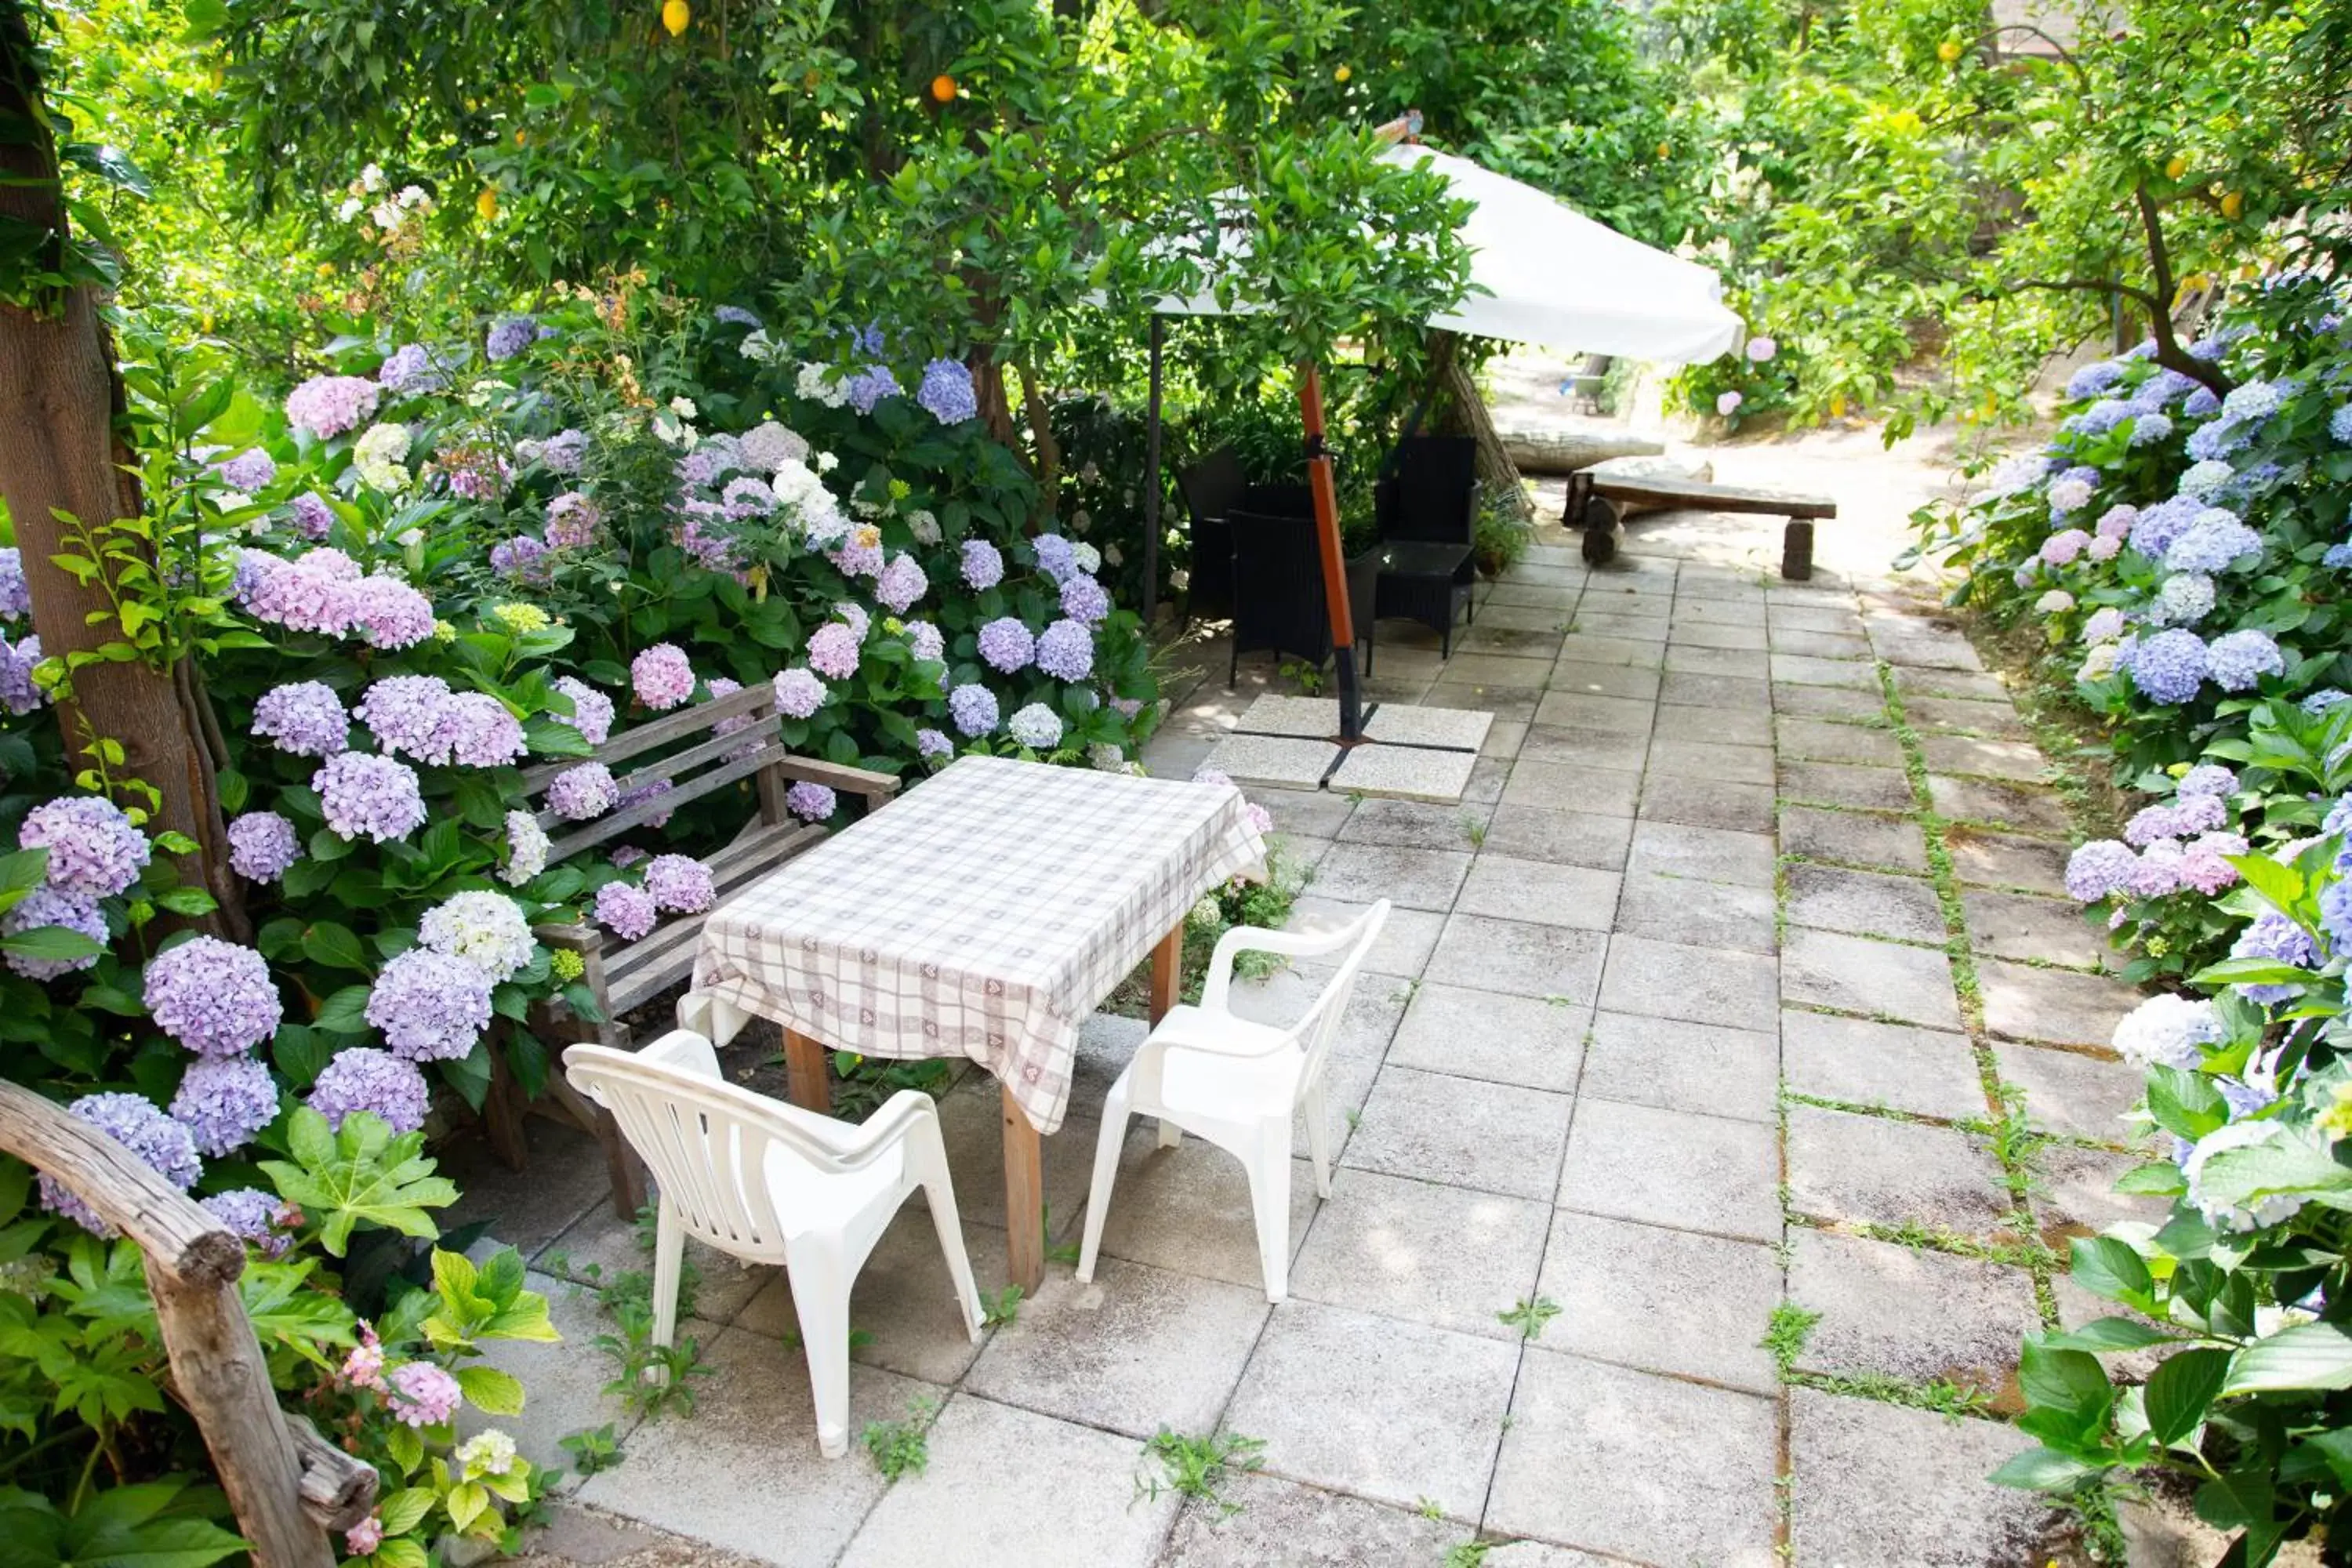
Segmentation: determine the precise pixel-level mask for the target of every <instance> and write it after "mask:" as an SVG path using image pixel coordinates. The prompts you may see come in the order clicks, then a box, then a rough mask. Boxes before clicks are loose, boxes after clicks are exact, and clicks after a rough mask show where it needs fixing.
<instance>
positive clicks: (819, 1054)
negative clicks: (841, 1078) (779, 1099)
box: [784, 1028, 833, 1116]
mask: <svg viewBox="0 0 2352 1568" xmlns="http://www.w3.org/2000/svg"><path fill="white" fill-rule="evenodd" d="M824 1058H825V1047H824V1042H823V1041H822V1040H817V1039H813V1038H811V1037H809V1036H807V1035H803V1034H802V1033H801V1032H800V1031H799V1030H798V1029H791V1028H788V1029H786V1030H785V1031H784V1092H785V1093H786V1094H788V1095H790V1096H791V1097H792V1101H793V1104H794V1105H797V1106H799V1107H800V1108H801V1109H802V1110H814V1111H815V1112H816V1113H817V1114H818V1115H820V1116H830V1115H832V1114H833V1085H832V1083H831V1081H830V1080H828V1079H826V1077H825V1060H824Z"/></svg>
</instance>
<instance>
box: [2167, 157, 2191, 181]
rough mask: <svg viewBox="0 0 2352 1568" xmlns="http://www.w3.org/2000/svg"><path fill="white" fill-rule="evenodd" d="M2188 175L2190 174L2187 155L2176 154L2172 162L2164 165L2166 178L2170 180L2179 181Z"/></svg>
mask: <svg viewBox="0 0 2352 1568" xmlns="http://www.w3.org/2000/svg"><path fill="white" fill-rule="evenodd" d="M2187 173H2189V154H2187V153H2174V154H2173V155H2172V157H2171V160H2170V161H2169V162H2168V163H2166V164H2165V165H2164V177H2165V178H2166V179H2168V180H2177V179H2179V178H2180V176H2181V175H2183V174H2187Z"/></svg>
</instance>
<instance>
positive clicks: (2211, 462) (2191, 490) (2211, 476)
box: [2179, 458, 2238, 500]
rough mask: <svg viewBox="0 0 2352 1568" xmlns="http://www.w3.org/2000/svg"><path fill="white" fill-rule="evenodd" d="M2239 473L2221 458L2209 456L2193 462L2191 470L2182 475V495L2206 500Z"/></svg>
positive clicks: (2180, 487) (2180, 488)
mask: <svg viewBox="0 0 2352 1568" xmlns="http://www.w3.org/2000/svg"><path fill="white" fill-rule="evenodd" d="M2237 475H2238V470H2237V469H2235V468H2231V467H2230V465H2229V464H2227V463H2225V462H2222V461H2221V459H2220V458H2206V459H2205V460H2204V461H2203V462H2201V463H2195V464H2191V465H2190V467H2189V471H2188V472H2187V473H2185V474H2183V475H2181V476H2180V485H2179V491H2180V493H2181V494H2182V495H2185V496H2194V497H2196V498H2197V499H2198V500H2206V499H2207V498H2208V497H2210V496H2211V495H2212V494H2213V492H2214V491H2216V490H2218V489H2221V487H2222V486H2223V485H2226V484H2228V483H2229V482H2230V481H2231V479H2235V478H2237Z"/></svg>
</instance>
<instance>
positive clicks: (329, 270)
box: [319, 261, 335, 278]
mask: <svg viewBox="0 0 2352 1568" xmlns="http://www.w3.org/2000/svg"><path fill="white" fill-rule="evenodd" d="M334 275H335V264H334V263H333V262H331V261H321V262H320V263H319V276H320V277H321V278H332V277H333V276H334Z"/></svg>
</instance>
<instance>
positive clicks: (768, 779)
mask: <svg viewBox="0 0 2352 1568" xmlns="http://www.w3.org/2000/svg"><path fill="white" fill-rule="evenodd" d="M729 721H740V722H741V725H742V727H741V728H739V729H735V730H733V731H731V732H730V733H728V734H723V735H722V734H720V733H719V732H718V731H719V726H720V725H721V724H724V723H727V722H729ZM780 728H781V721H779V719H778V718H777V716H776V712H775V704H774V691H773V689H772V686H771V685H770V684H769V683H768V682H766V681H761V682H760V683H759V684H758V685H756V686H753V687H751V688H750V689H747V690H743V691H739V692H736V693H734V694H732V695H731V696H728V697H722V698H719V699H718V700H715V701H710V702H704V703H699V704H698V705H696V706H695V707H692V708H688V709H686V710H682V711H679V712H677V713H672V714H668V715H667V716H665V717H663V718H660V719H656V720H655V721H652V722H651V723H648V724H640V725H638V726H636V727H635V729H631V730H626V731H622V732H621V733H619V734H616V735H614V736H613V737H611V738H610V739H609V740H607V741H606V742H604V744H603V745H601V746H599V747H597V748H596V749H595V752H594V753H593V757H589V758H580V757H572V758H567V759H564V760H562V761H560V762H553V763H546V764H544V765H542V766H540V767H537V768H533V769H532V770H530V772H529V773H525V774H524V775H523V789H524V791H525V794H526V795H527V796H528V797H529V798H530V800H532V801H533V802H534V803H536V804H538V805H539V806H540V811H539V824H540V826H541V828H543V829H545V830H546V831H547V832H548V834H549V835H550V837H551V843H550V844H549V846H548V851H547V858H548V864H549V865H551V866H553V865H558V864H561V863H562V862H563V861H566V860H570V859H572V858H576V857H579V856H583V855H589V854H594V853H597V852H599V851H601V850H603V849H604V847H605V846H608V845H610V844H611V843H612V842H613V841H614V839H617V838H620V837H623V836H625V835H627V834H629V833H631V832H632V831H634V830H636V829H640V828H642V829H646V831H647V832H648V833H654V834H657V833H659V831H660V829H658V828H655V827H654V826H652V825H653V824H654V822H655V821H656V819H663V820H667V817H668V816H669V815H670V814H671V813H672V812H675V811H677V809H678V808H679V807H680V806H683V805H688V803H690V802H693V801H697V800H699V799H701V798H703V797H704V796H706V795H714V794H718V793H719V792H722V791H724V792H728V793H730V794H731V795H744V794H746V793H747V791H746V787H745V786H746V785H747V784H748V785H749V786H750V789H749V792H748V793H750V794H751V795H752V796H753V797H754V798H753V800H752V801H751V803H750V811H749V816H748V820H746V821H745V822H744V824H743V826H742V829H741V831H740V832H739V833H738V834H737V835H736V836H735V837H734V838H733V839H732V840H731V841H730V843H728V844H727V845H725V846H724V847H721V848H719V850H718V851H717V852H715V853H713V854H709V855H705V856H703V857H700V858H701V860H702V863H703V864H704V865H706V866H708V867H709V868H710V881H711V887H712V889H713V896H712V899H711V905H710V907H711V909H713V910H715V909H717V908H719V906H720V905H722V904H724V903H726V902H727V900H729V899H730V898H731V897H733V896H734V895H735V894H736V893H737V892H740V890H741V889H744V888H745V887H747V886H749V885H750V884H751V883H752V882H755V881H757V880H758V879H760V878H761V877H763V876H765V875H767V874H768V873H769V872H770V871H772V870H774V869H775V868H777V867H779V866H781V865H782V864H783V863H784V862H785V861H787V860H790V859H792V858H793V857H794V856H797V855H801V854H803V853H805V852H806V851H808V850H809V849H812V848H814V847H815V846H816V845H818V844H819V843H821V842H823V841H824V837H825V832H826V829H825V828H824V826H823V825H821V824H810V823H803V822H802V821H800V820H799V819H797V818H796V817H794V816H793V815H792V814H791V812H790V811H788V810H787V809H786V807H785V805H784V792H785V791H786V790H787V789H789V788H790V787H791V786H792V785H793V784H800V783H805V784H823V785H824V786H825V787H826V788H828V789H831V790H834V791H835V792H837V793H838V794H839V795H842V796H844V797H845V799H848V800H853V801H856V802H858V803H859V804H860V805H861V807H862V810H863V811H874V810H877V809H878V808H879V807H880V806H882V805H884V804H886V803H887V801H889V799H890V798H891V797H892V796H893V795H896V794H897V793H898V780H897V779H896V778H893V777H892V776H891V775H890V774H888V773H875V772H873V771H871V770H870V769H866V768H855V767H847V766H844V765H843V764H841V763H828V762H823V761H820V760H818V759H816V758H814V757H803V756H796V755H794V754H793V752H790V751H788V750H787V749H785V746H784V743H783V742H782V739H781V737H780V736H779V734H778V731H779V730H780ZM640 759H644V760H640ZM589 761H594V762H599V763H604V765H605V766H607V767H609V768H611V769H612V770H613V776H614V779H615V780H616V781H617V782H618V783H619V784H620V786H621V792H622V795H624V796H626V795H628V794H629V793H630V792H631V791H634V790H637V789H642V788H644V787H645V786H646V785H647V784H653V783H655V782H656V781H657V780H666V781H667V782H668V784H669V785H670V787H669V788H668V789H667V790H665V791H663V792H661V793H660V794H658V795H653V796H650V797H648V798H646V799H644V800H641V801H638V802H637V803H635V805H628V806H625V807H622V808H619V809H616V810H614V811H611V812H607V813H606V814H605V815H604V816H600V817H597V818H596V819H595V820H593V821H592V822H584V823H573V822H570V821H568V820H566V819H565V818H563V817H561V816H557V815H556V814H555V813H554V812H553V811H551V810H549V809H547V808H546V805H545V801H546V795H547V789H548V786H549V785H550V784H553V783H554V782H555V780H556V779H557V778H558V777H559V776H561V775H562V773H565V772H566V771H567V770H569V769H572V768H575V767H579V766H582V765H583V763H586V762H589ZM631 762H635V763H636V764H637V765H636V766H635V767H634V768H632V769H629V770H628V771H624V769H623V765H622V764H624V763H631ZM708 919H709V910H703V911H699V912H697V913H693V914H680V915H672V916H670V917H668V918H667V919H666V920H664V921H662V922H661V923H660V924H659V925H656V927H654V929H653V930H652V931H648V932H646V935H644V936H643V937H640V938H639V939H638V940H636V941H635V942H624V941H622V940H621V939H620V938H618V937H616V936H613V935H610V934H609V933H607V932H605V931H602V930H600V929H599V928H597V927H595V926H593V925H589V924H586V923H584V922H583V923H582V924H579V925H543V926H541V927H540V928H539V929H538V936H539V939H540V940H541V942H546V943H547V944H548V945H549V946H550V947H553V948H556V949H559V950H568V951H570V952H576V953H578V954H579V955H580V960H581V963H583V965H584V967H585V971H586V973H584V974H583V977H582V978H583V983H584V984H586V985H587V987H588V990H589V991H590V993H591V994H593V995H594V997H595V998H596V1006H597V1010H598V1011H599V1012H601V1013H602V1014H603V1015H604V1016H603V1017H602V1018H600V1019H594V1020H590V1019H585V1018H582V1017H579V1016H577V1015H575V1014H574V1013H573V1011H572V1008H571V1007H569V1006H568V1005H564V1004H563V1003H562V1001H561V1000H560V999H559V1000H558V1001H556V1002H554V1003H552V1004H551V1005H546V1006H544V1007H543V1008H541V1009H540V1010H539V1012H538V1013H537V1014H535V1016H534V1017H533V1019H532V1024H533V1027H534V1032H536V1033H538V1034H539V1035H540V1036H541V1037H542V1038H547V1039H551V1040H552V1041H562V1042H569V1041H572V1040H581V1039H593V1040H594V1041H596V1042H598V1043H599V1044H602V1045H607V1046H612V1047H615V1048H617V1049H621V1050H626V1049H628V1048H629V1045H630V1037H629V1027H628V1026H627V1025H626V1024H625V1023H624V1022H623V1021H622V1020H623V1018H624V1017H625V1016H626V1015H627V1014H629V1013H630V1012H632V1011H634V1010H635V1009H636V1008H638V1007H641V1006H643V1005H645V1004H646V1003H647V1002H650V1001H652V1000H653V999H654V998H656V997H657V996H659V995H660V994H662V993H663V992H665V991H667V990H668V989H669V988H670V987H672V986H674V985H676V984H678V983H679V982H680V981H683V980H685V979H687V978H688V976H689V975H691V974H692V973H693V971H694V954H695V949H696V947H697V945H698V942H699V941H700V939H701V936H702V927H703V922H704V921H707V920H708ZM492 1056H493V1063H494V1068H493V1077H492V1080H491V1086H490V1098H489V1102H488V1105H487V1106H486V1108H485V1110H484V1118H485V1121H486V1122H487V1131H488V1136H489V1140H490V1146H491V1149H492V1152H495V1153H496V1154H498V1156H499V1159H500V1160H502V1161H504V1162H505V1163H507V1164H508V1165H509V1166H510V1167H515V1168H520V1164H521V1163H522V1158H523V1135H522V1113H523V1110H524V1109H525V1108H526V1105H527V1104H528V1101H527V1100H526V1097H525V1096H524V1095H523V1094H522V1092H521V1089H520V1085H518V1084H516V1083H515V1082H514V1081H513V1078H512V1075H511V1074H510V1073H509V1071H508V1070H507V1068H506V1066H505V1063H504V1060H503V1058H502V1057H501V1056H500V1055H499V1053H496V1052H493V1053H492ZM547 1088H548V1089H549V1091H550V1098H549V1099H548V1100H542V1101H541V1102H540V1103H539V1105H538V1106H536V1107H533V1109H540V1110H558V1111H561V1112H562V1115H563V1116H564V1117H566V1118H567V1119H569V1120H570V1121H573V1122H576V1123H577V1124H578V1125H580V1126H581V1127H583V1128H584V1129H585V1130H587V1131H590V1132H592V1133H593V1134H594V1135H595V1137H596V1140H597V1142H599V1143H601V1144H602V1145H603V1146H604V1161H605V1164H606V1166H607V1168H608V1170H609V1171H610V1173H611V1176H612V1182H613V1205H614V1209H615V1211H616V1212H617V1213H619V1215H621V1216H622V1217H623V1218H630V1217H634V1216H635V1214H636V1212H637V1211H638V1210H639V1209H640V1208H642V1207H643V1206H644V1205H645V1201H646V1189H645V1172H644V1169H643V1167H642V1166H640V1165H639V1164H638V1163H637V1158H636V1155H635V1153H634V1152H632V1151H631V1150H630V1149H629V1146H628V1143H627V1142H626V1141H625V1139H623V1138H622V1136H621V1134H620V1130H619V1129H618V1128H617V1127H615V1126H614V1123H613V1119H612V1117H611V1116H610V1115H608V1114H607V1113H606V1112H605V1111H604V1110H602V1109H601V1108H599V1107H597V1106H595V1105H593V1104H591V1103H590V1102H589V1101H588V1100H587V1099H586V1098H585V1097H583V1096H582V1095H581V1094H580V1093H579V1092H578V1091H576V1090H575V1089H572V1086H571V1084H570V1083H569V1082H567V1081H566V1080H565V1079H564V1077H563V1073H562V1069H561V1068H557V1067H553V1066H551V1068H550V1069H549V1071H548V1074H547Z"/></svg>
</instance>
